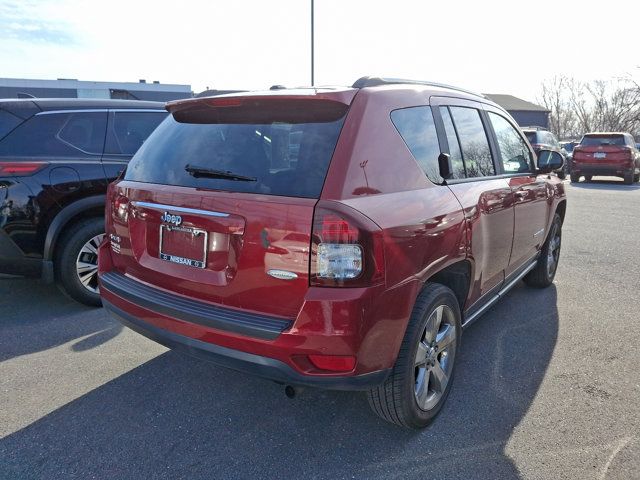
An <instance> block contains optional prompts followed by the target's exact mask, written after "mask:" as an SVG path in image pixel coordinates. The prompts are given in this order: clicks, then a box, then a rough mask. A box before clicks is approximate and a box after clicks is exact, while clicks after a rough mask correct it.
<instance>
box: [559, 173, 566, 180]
mask: <svg viewBox="0 0 640 480" xmlns="http://www.w3.org/2000/svg"><path fill="white" fill-rule="evenodd" d="M558 178H559V179H560V180H564V179H565V178H567V174H566V173H564V172H558Z"/></svg>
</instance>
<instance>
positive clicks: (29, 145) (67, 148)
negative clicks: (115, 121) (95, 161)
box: [0, 112, 107, 157]
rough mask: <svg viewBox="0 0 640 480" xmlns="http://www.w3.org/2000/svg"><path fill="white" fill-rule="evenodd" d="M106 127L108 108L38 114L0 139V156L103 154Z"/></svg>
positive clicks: (80, 155)
mask: <svg viewBox="0 0 640 480" xmlns="http://www.w3.org/2000/svg"><path fill="white" fill-rule="evenodd" d="M106 127H107V113H106V112H104V113H102V112H99V113H60V114H57V113H56V114H46V115H36V116H34V117H31V118H30V119H29V120H27V121H26V122H24V123H23V124H22V125H20V126H19V127H17V128H16V129H15V130H14V131H13V132H12V133H11V135H8V136H7V137H5V138H4V139H3V140H2V141H0V156H2V157H7V156H10V157H23V156H27V157H49V156H58V157H85V156H87V155H102V148H103V145H104V134H105V130H106Z"/></svg>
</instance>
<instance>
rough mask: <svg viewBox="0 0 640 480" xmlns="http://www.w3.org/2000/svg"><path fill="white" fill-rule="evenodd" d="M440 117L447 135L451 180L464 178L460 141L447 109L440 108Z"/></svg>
mask: <svg viewBox="0 0 640 480" xmlns="http://www.w3.org/2000/svg"><path fill="white" fill-rule="evenodd" d="M440 116H442V121H443V123H444V130H445V133H446V135H447V143H448V144H449V156H450V157H451V167H452V170H453V173H452V178H465V177H466V176H467V174H466V172H465V171H464V162H463V160H462V150H461V149H460V140H459V139H458V134H457V133H456V127H454V126H453V120H452V119H451V114H450V113H449V109H448V108H447V107H440Z"/></svg>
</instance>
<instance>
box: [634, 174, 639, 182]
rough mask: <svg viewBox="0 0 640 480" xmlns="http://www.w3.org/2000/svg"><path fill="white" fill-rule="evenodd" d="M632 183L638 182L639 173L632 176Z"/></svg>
mask: <svg viewBox="0 0 640 480" xmlns="http://www.w3.org/2000/svg"><path fill="white" fill-rule="evenodd" d="M633 181H634V183H638V182H640V173H636V174H635V175H634V176H633Z"/></svg>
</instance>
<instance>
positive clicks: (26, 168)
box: [0, 162, 48, 177]
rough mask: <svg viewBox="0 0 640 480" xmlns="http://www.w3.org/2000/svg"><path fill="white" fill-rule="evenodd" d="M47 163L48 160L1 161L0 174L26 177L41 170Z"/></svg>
mask: <svg viewBox="0 0 640 480" xmlns="http://www.w3.org/2000/svg"><path fill="white" fill-rule="evenodd" d="M47 165H48V163H47V162H0V175H11V176H13V177H26V176H29V175H33V174H34V173H36V172H39V171H40V170H42V169H43V168H44V167H46V166H47Z"/></svg>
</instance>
